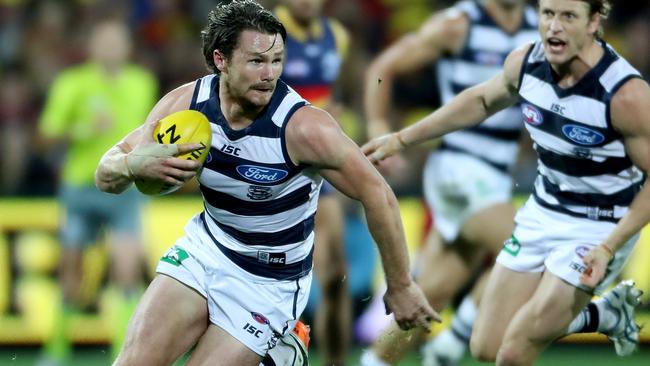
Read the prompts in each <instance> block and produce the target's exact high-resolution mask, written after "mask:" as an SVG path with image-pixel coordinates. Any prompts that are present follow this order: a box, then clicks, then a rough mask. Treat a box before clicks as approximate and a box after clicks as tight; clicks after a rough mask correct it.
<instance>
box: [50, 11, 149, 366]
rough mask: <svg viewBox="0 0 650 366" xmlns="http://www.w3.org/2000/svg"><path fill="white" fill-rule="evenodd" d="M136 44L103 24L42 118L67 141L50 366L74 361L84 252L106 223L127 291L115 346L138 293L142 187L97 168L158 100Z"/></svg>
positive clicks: (119, 28) (55, 87)
mask: <svg viewBox="0 0 650 366" xmlns="http://www.w3.org/2000/svg"><path fill="white" fill-rule="evenodd" d="M130 50H131V43H130V37H129V31H128V29H127V28H126V26H125V24H123V23H121V22H118V21H101V22H97V23H96V25H95V27H94V28H93V30H92V32H91V34H90V38H89V42H88V51H89V56H90V59H89V60H88V61H86V62H84V63H83V64H80V65H77V66H74V67H71V68H69V69H66V70H64V71H63V72H62V73H61V74H59V75H58V76H57V78H56V80H55V81H54V83H53V84H52V87H51V88H50V92H49V94H48V97H47V102H46V105H45V109H44V111H43V114H42V116H41V122H40V129H41V132H42V134H43V135H44V136H46V137H47V138H51V139H56V140H58V141H60V142H62V143H65V144H66V145H67V154H66V159H65V163H64V166H63V171H62V174H61V181H62V184H61V185H60V188H59V189H60V203H61V205H62V206H63V208H64V209H65V211H66V212H65V219H64V221H63V222H62V223H61V242H62V245H63V253H62V260H61V267H60V276H61V285H62V288H63V305H62V307H63V311H62V312H61V316H60V321H58V322H57V323H56V329H55V331H54V332H53V336H52V338H51V339H50V340H49V341H48V342H47V346H46V347H45V352H44V359H43V360H44V362H45V363H44V364H48V365H49V364H55V365H56V364H61V365H63V364H67V360H68V359H69V357H70V346H69V340H68V339H67V338H66V333H67V327H68V324H69V320H70V315H71V312H72V310H73V309H75V308H77V307H79V305H80V298H79V284H80V283H81V276H82V274H83V268H82V259H83V250H84V247H85V246H87V245H89V244H92V243H94V242H95V240H96V239H97V234H98V233H99V231H100V229H103V228H104V227H105V226H106V228H107V229H108V230H109V231H108V234H109V239H110V240H109V253H110V257H111V263H112V270H113V272H112V275H113V278H114V280H115V281H116V283H117V284H118V286H119V287H120V288H121V290H122V291H121V292H122V295H123V299H122V300H123V301H121V304H120V309H119V310H118V311H117V313H118V319H119V320H118V322H119V324H120V325H117V326H116V327H115V329H114V331H115V339H114V342H113V345H114V347H115V350H119V348H120V346H121V342H122V338H123V334H124V332H125V330H126V323H127V322H128V319H129V317H130V314H131V312H132V309H133V308H134V307H135V303H136V301H137V298H138V295H139V294H138V289H139V286H140V284H139V283H138V281H139V276H140V273H141V272H140V265H141V264H142V254H143V253H142V247H141V245H140V238H139V236H140V209H139V208H140V200H141V199H140V196H139V193H138V192H137V191H136V190H135V189H134V188H132V189H131V190H130V191H129V192H126V193H125V194H122V195H120V196H116V197H114V196H112V195H109V194H105V193H103V192H100V191H99V190H98V189H97V188H96V187H95V184H94V172H95V167H96V166H97V163H98V161H99V159H100V158H101V156H102V155H103V153H104V151H106V150H108V149H109V148H110V147H111V146H112V145H113V144H115V142H116V141H118V140H119V139H120V138H121V136H123V135H126V133H127V132H129V131H131V130H132V129H134V128H136V127H138V126H139V125H140V124H142V123H143V122H144V120H145V119H146V117H147V113H148V111H149V110H150V109H151V107H152V106H153V104H154V102H155V100H156V98H157V91H158V90H157V84H156V81H155V78H154V76H153V75H151V74H150V73H149V72H148V71H146V70H145V69H142V68H141V67H139V66H136V65H133V64H129V63H127V62H128V61H127V60H128V57H129V53H130ZM48 362H49V363H48Z"/></svg>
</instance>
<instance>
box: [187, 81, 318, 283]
mask: <svg viewBox="0 0 650 366" xmlns="http://www.w3.org/2000/svg"><path fill="white" fill-rule="evenodd" d="M306 104H308V103H307V101H305V100H304V99H303V98H302V97H301V96H300V95H298V93H296V92H295V91H293V90H292V89H291V88H290V87H288V86H287V85H286V84H285V83H284V82H282V81H281V80H278V82H277V85H276V89H275V91H274V92H273V96H272V97H271V100H270V102H269V105H268V106H267V107H266V108H265V109H264V110H263V111H262V112H261V113H260V115H259V116H258V117H257V118H256V119H255V120H254V121H253V123H252V124H251V125H249V126H248V127H246V128H244V129H241V130H233V129H231V128H230V127H229V125H228V122H227V121H226V120H225V118H224V116H223V113H222V111H221V109H220V103H219V77H218V76H217V75H208V76H205V77H203V78H201V79H199V81H198V82H197V84H196V87H195V90H194V96H193V97H192V103H191V105H190V109H194V110H197V111H200V112H202V113H204V114H205V115H206V116H207V117H208V120H209V121H210V123H211V125H212V146H211V148H210V154H209V155H208V158H207V159H206V161H205V163H204V165H203V169H202V171H201V174H200V176H199V183H200V188H201V192H202V194H203V199H204V203H205V211H204V213H203V214H202V215H203V217H202V219H203V221H204V225H205V226H206V230H207V232H208V233H209V234H210V236H211V237H212V239H213V241H214V243H215V244H216V245H217V247H219V249H221V251H222V252H223V253H224V254H226V255H227V256H228V257H229V258H230V259H231V260H232V261H233V262H235V263H236V264H237V265H239V266H240V267H242V268H244V269H245V270H247V271H249V272H251V273H253V274H256V275H260V276H264V277H272V278H279V279H289V278H297V277H301V276H303V275H305V274H306V273H308V272H309V271H310V270H311V265H312V254H313V245H314V216H315V214H316V204H317V201H318V192H319V189H320V186H321V183H322V178H321V177H320V176H319V175H317V174H315V173H312V172H311V170H310V169H306V168H307V167H306V166H296V165H294V164H293V162H292V161H291V159H290V158H289V155H288V152H287V146H286V142H285V128H286V126H287V122H288V121H289V119H290V118H291V116H292V115H293V113H294V112H295V111H296V110H297V109H298V108H300V107H302V106H304V105H306Z"/></svg>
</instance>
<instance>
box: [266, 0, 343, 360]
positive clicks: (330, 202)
mask: <svg viewBox="0 0 650 366" xmlns="http://www.w3.org/2000/svg"><path fill="white" fill-rule="evenodd" d="M323 2H324V0H284V1H283V2H282V4H281V5H279V6H278V7H277V8H276V9H275V14H276V16H277V17H278V19H279V20H280V21H281V22H282V23H283V24H284V26H285V27H286V29H287V42H286V46H285V47H286V59H285V67H284V71H283V72H282V76H281V78H282V80H283V81H284V82H286V83H287V84H288V85H289V86H291V87H292V88H293V89H295V90H296V91H297V92H298V94H300V95H302V96H303V97H304V98H305V99H307V100H308V101H309V102H310V103H312V104H313V105H315V106H317V107H320V108H323V109H325V110H326V111H328V112H330V114H332V115H333V116H334V118H335V119H338V118H337V117H338V116H337V115H336V114H337V113H336V112H337V109H338V105H337V104H336V101H335V100H334V96H333V93H334V88H335V83H336V81H337V79H338V76H339V71H340V67H341V63H342V61H343V59H344V58H345V55H346V54H347V52H348V43H349V36H348V33H347V31H346V30H345V29H344V28H343V26H342V25H341V24H340V23H338V22H337V21H336V20H334V19H329V18H326V17H323V16H321V15H320V14H321V10H322V7H323ZM340 199H341V197H339V194H338V192H336V190H335V189H334V187H332V185H330V184H329V183H327V182H324V183H323V188H322V189H321V192H320V198H319V200H318V211H316V228H315V233H316V237H315V249H314V271H315V274H316V279H317V280H318V282H319V285H320V288H321V291H322V296H321V298H320V300H321V302H320V303H319V304H318V305H317V308H316V319H315V324H314V326H315V333H316V340H317V341H318V349H319V350H320V352H321V355H322V356H321V359H322V360H323V362H324V364H325V365H342V364H343V363H344V362H345V356H346V354H347V349H348V344H349V342H350V324H351V322H352V319H351V312H352V304H351V300H350V294H349V290H348V286H347V280H346V277H347V268H346V260H345V245H344V244H345V243H344V233H343V229H344V227H345V221H344V212H343V207H342V202H341V201H340Z"/></svg>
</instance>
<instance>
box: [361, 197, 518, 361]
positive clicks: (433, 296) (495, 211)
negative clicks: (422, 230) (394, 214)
mask: <svg viewBox="0 0 650 366" xmlns="http://www.w3.org/2000/svg"><path fill="white" fill-rule="evenodd" d="M513 215H514V208H513V207H512V205H511V204H509V203H501V204H495V205H492V206H490V207H488V208H485V209H483V210H481V211H479V212H477V213H476V214H475V215H473V216H472V217H471V218H469V219H468V220H467V221H466V222H465V224H464V225H463V229H462V231H461V234H460V236H459V239H457V240H456V242H454V243H453V244H452V245H444V244H443V240H442V238H441V237H440V234H438V233H437V232H435V231H433V232H432V233H431V235H429V237H428V239H427V245H426V246H425V248H424V249H423V252H422V258H421V260H420V263H422V268H421V269H420V272H419V273H418V276H417V282H418V284H419V285H420V287H421V288H422V290H423V291H424V293H425V295H426V296H427V298H428V300H429V303H430V304H431V306H433V307H434V309H436V310H438V311H439V310H441V309H443V308H444V307H446V306H447V305H448V304H449V303H450V302H451V300H452V299H453V297H454V296H455V295H456V294H457V293H458V291H460V290H461V289H462V288H463V286H465V284H466V283H467V281H468V280H469V279H470V276H471V274H472V273H473V271H474V270H475V269H477V268H478V267H479V266H480V265H482V264H483V260H484V256H485V255H486V253H487V252H488V249H486V248H490V249H491V250H489V251H490V252H493V253H494V252H496V251H497V250H498V249H497V248H500V246H501V244H502V243H503V240H504V239H505V238H506V237H507V236H508V235H509V234H510V233H511V232H512V226H513V223H512V217H513ZM495 218H501V219H495ZM424 334H425V333H424V331H423V330H411V331H408V332H405V331H402V330H400V329H399V328H398V327H397V325H396V324H395V322H394V321H393V322H391V324H390V326H389V327H388V328H387V329H386V330H385V331H384V332H383V333H382V335H381V336H380V337H379V338H378V339H377V341H376V342H375V344H374V345H373V348H372V350H370V351H367V352H365V353H364V355H363V356H362V360H361V364H362V365H364V366H373V365H385V364H387V365H392V364H395V363H397V362H398V361H399V360H401V359H402V358H403V357H404V355H405V354H407V353H408V352H409V351H410V350H411V349H413V348H414V347H415V346H416V345H418V344H420V343H421V342H422V340H423V336H424Z"/></svg>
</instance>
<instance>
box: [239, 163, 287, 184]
mask: <svg viewBox="0 0 650 366" xmlns="http://www.w3.org/2000/svg"><path fill="white" fill-rule="evenodd" d="M237 173H239V175H241V176H242V177H244V178H246V179H248V180H252V181H253V182H256V183H273V182H277V181H279V180H282V179H283V178H284V177H286V176H287V175H289V172H287V171H286V170H280V169H273V168H265V167H261V166H255V165H240V166H238V167H237Z"/></svg>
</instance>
